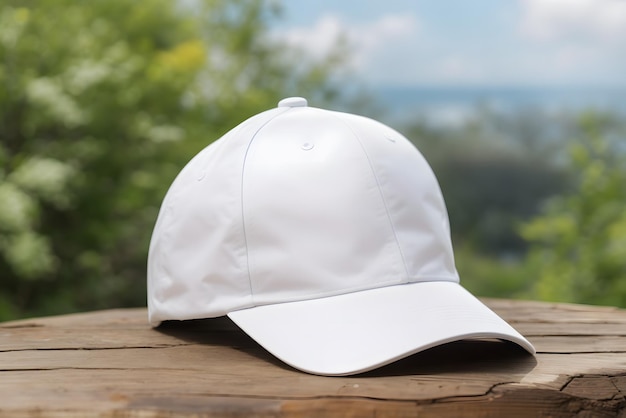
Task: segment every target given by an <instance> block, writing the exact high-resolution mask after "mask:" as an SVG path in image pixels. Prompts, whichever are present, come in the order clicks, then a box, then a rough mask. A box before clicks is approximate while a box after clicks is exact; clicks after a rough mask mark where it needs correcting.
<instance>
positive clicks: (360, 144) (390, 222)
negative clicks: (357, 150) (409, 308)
mask: <svg viewBox="0 0 626 418" xmlns="http://www.w3.org/2000/svg"><path fill="white" fill-rule="evenodd" d="M331 114H332V115H333V117H335V118H337V119H338V120H340V121H341V122H342V123H343V124H344V125H346V126H347V127H348V129H349V130H350V132H352V135H353V136H354V138H355V139H356V141H357V142H358V143H359V146H360V147H361V149H362V150H363V153H364V154H365V158H367V164H368V165H369V167H370V170H372V174H373V175H374V180H375V181H376V188H377V189H378V193H379V194H380V198H381V200H382V202H383V207H384V208H385V213H386V214H387V220H388V221H389V225H390V226H391V231H392V232H393V237H394V239H395V241H396V245H397V246H398V252H399V253H400V258H401V259H402V265H403V267H404V272H405V274H406V282H407V283H408V282H410V275H409V269H408V267H407V263H406V258H405V256H404V252H403V251H402V246H401V245H400V240H399V239H398V233H397V231H396V227H395V225H394V223H393V219H392V218H391V214H390V213H389V206H388V205H387V199H386V197H385V194H384V193H383V190H382V187H381V185H380V184H381V183H380V179H379V177H378V173H377V172H376V170H375V168H374V165H373V164H372V159H371V158H370V155H369V153H368V152H367V148H366V147H365V145H363V142H362V141H361V138H360V137H359V135H358V134H357V133H356V132H355V131H354V129H352V125H351V124H350V123H348V122H347V121H345V120H344V119H343V118H340V117H339V116H337V114H336V113H335V112H331Z"/></svg>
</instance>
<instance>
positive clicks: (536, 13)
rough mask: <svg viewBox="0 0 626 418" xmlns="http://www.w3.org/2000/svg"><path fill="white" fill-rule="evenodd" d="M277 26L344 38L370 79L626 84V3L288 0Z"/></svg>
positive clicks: (374, 82)
mask: <svg viewBox="0 0 626 418" xmlns="http://www.w3.org/2000/svg"><path fill="white" fill-rule="evenodd" d="M282 5H283V16H282V18H280V19H279V21H277V22H275V23H274V24H273V26H272V33H273V35H274V36H277V37H279V38H281V39H283V40H285V41H286V42H288V43H289V44H291V45H294V46H297V47H299V48H303V49H304V50H305V51H307V52H308V53H309V54H311V55H312V56H314V57H323V56H325V55H326V54H328V53H329V51H332V49H333V48H335V47H336V44H337V40H338V39H339V38H341V37H344V39H346V40H347V42H348V45H349V50H350V60H349V67H350V69H351V70H352V71H353V72H354V73H355V74H356V75H357V76H358V77H359V78H360V79H361V80H362V81H363V82H365V83H366V84H368V85H371V86H492V87H502V86H539V87H542V86H590V87H609V88H611V87H616V86H619V87H621V88H624V87H626V0H469V1H468V0H377V1H375V0H283V2H282Z"/></svg>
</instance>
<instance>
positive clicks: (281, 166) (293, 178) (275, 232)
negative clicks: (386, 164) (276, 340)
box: [243, 108, 407, 304]
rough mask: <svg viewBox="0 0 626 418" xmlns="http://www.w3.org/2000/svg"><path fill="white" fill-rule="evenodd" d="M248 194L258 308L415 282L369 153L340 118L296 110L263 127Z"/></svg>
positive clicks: (252, 155)
mask: <svg viewBox="0 0 626 418" xmlns="http://www.w3.org/2000/svg"><path fill="white" fill-rule="evenodd" d="M243 196H244V197H243V211H244V222H245V230H246V239H247V244H248V255H249V270H250V278H251V282H252V290H253V295H254V296H253V297H254V301H255V303H256V304H267V303H274V302H285V301H289V300H298V299H310V298H314V297H320V296H327V295H332V294H338V293H344V292H349V291H353V290H358V289H366V288H372V287H377V286H383V285H386V284H392V283H399V282H403V281H406V280H407V276H406V272H405V268H404V265H403V263H402V257H401V255H400V253H399V250H398V245H397V243H396V240H395V237H394V235H393V230H392V228H391V224H390V222H389V218H388V216H387V211H386V209H385V206H384V203H383V201H382V197H381V194H380V191H379V190H378V185H377V183H376V179H375V178H374V175H373V173H372V169H371V167H370V165H369V162H368V160H367V156H366V155H365V153H364V152H363V149H362V147H361V146H360V144H359V142H358V140H357V138H355V136H354V134H353V132H351V131H350V129H349V128H348V127H347V126H346V125H345V124H344V123H343V122H342V121H341V120H339V119H337V118H336V117H335V116H334V113H333V112H328V111H325V110H321V109H315V108H293V109H291V110H289V112H287V113H284V114H282V115H281V116H280V117H277V118H275V119H273V120H272V121H271V122H270V123H268V124H267V125H266V126H265V127H264V128H263V129H261V130H260V131H259V132H258V134H257V135H256V137H255V139H254V141H253V142H252V144H251V146H250V149H249V151H248V156H247V160H246V165H245V170H244V177H243Z"/></svg>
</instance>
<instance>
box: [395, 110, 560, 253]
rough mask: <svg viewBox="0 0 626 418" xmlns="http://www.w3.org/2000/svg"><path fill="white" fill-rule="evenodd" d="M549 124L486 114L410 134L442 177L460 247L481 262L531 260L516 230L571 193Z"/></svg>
mask: <svg viewBox="0 0 626 418" xmlns="http://www.w3.org/2000/svg"><path fill="white" fill-rule="evenodd" d="M529 115H532V116H533V118H532V119H530V117H529ZM549 124H550V121H549V120H548V118H547V117H546V116H543V117H540V116H538V115H535V113H534V112H520V113H516V114H515V115H513V116H506V115H500V114H497V113H493V112H488V111H486V110H484V111H483V112H482V113H480V114H479V115H478V116H477V117H476V118H474V119H470V120H468V121H467V122H466V123H464V124H461V125H459V126H453V127H443V128H433V127H429V126H428V125H427V124H414V125H413V126H411V127H409V128H408V129H407V131H408V137H410V138H413V139H414V141H415V142H416V145H417V146H418V148H419V149H420V150H421V151H422V152H423V153H424V155H425V156H426V158H427V160H428V161H429V163H430V164H431V166H432V167H433V170H434V171H435V173H436V175H437V178H438V180H439V183H440V185H441V189H442V192H443V195H444V197H445V200H446V206H447V208H448V212H449V216H450V224H451V229H452V233H453V238H454V241H455V245H457V246H463V247H465V248H470V247H471V248H473V250H474V251H475V252H476V253H477V254H481V256H479V258H480V257H485V256H488V257H494V258H496V259H497V258H510V257H521V256H522V255H523V254H524V252H525V251H526V243H525V242H524V240H522V238H521V237H520V236H519V234H518V231H517V230H516V224H517V223H518V222H520V221H521V220H526V219H528V218H530V217H531V216H534V215H536V214H537V212H538V209H539V207H540V205H541V203H542V202H543V201H544V200H545V199H546V198H549V197H551V196H554V195H556V194H559V193H562V192H564V191H565V190H567V189H568V187H570V185H569V183H570V179H569V176H568V175H567V173H566V172H565V170H563V168H562V167H560V166H559V164H557V163H556V162H555V158H554V155H555V152H554V151H553V150H552V149H551V147H552V144H551V139H550V138H547V137H546V133H547V132H546V131H547V129H545V128H544V129H542V126H549Z"/></svg>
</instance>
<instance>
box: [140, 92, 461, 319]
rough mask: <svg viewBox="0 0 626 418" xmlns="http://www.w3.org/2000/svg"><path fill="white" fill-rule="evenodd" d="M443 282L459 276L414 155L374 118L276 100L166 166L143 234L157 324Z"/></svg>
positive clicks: (441, 207) (434, 187) (433, 186)
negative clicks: (148, 233)
mask: <svg viewBox="0 0 626 418" xmlns="http://www.w3.org/2000/svg"><path fill="white" fill-rule="evenodd" d="M281 103H284V101H283V102H281ZM442 280H443V281H456V282H458V280H459V279H458V275H457V272H456V269H455V267H454V258H453V251H452V244H451V241H450V231H449V224H448V216H447V212H446V208H445V204H444V201H443V197H442V195H441V191H440V189H439V186H438V184H437V181H436V179H435V176H434V174H433V172H432V170H431V169H430V167H429V166H428V164H427V162H426V160H425V159H424V158H423V157H422V155H421V154H420V153H419V151H418V150H417V149H416V148H415V147H414V146H413V145H412V144H411V143H410V142H409V141H408V140H407V139H406V138H404V137H403V136H402V135H401V134H399V133H398V132H396V131H394V130H393V129H391V128H389V127H387V126H385V125H383V124H381V123H379V122H376V121H374V120H372V119H368V118H365V117H361V116H356V115H351V114H347V113H341V112H333V111H328V110H322V109H317V108H312V107H306V106H302V102H301V101H291V102H289V101H288V102H287V104H286V105H285V106H279V107H278V108H276V109H272V110H268V111H266V112H263V113H261V114H258V115H256V116H254V117H252V118H250V119H248V120H246V121H245V122H243V123H242V124H240V125H239V126H237V127H235V128H234V129H233V130H231V131H230V132H228V133H227V134H225V135H224V136H223V137H222V138H220V139H219V140H217V141H215V142H214V143H213V144H211V145H209V146H208V147H206V148H205V149H204V150H202V151H201V152H200V153H199V154H198V155H196V156H195V157H194V158H193V159H192V160H191V161H190V162H189V163H188V164H187V166H185V168H184V169H183V170H182V171H181V173H180V174H179V175H178V177H177V178H176V180H175V181H174V183H173V184H172V186H171V187H170V189H169V191H168V193H167V195H166V197H165V199H164V201H163V204H162V207H161V211H160V213H159V217H158V219H157V223H156V226H155V229H154V233H153V236H152V241H151V244H150V253H149V259H148V307H149V312H150V320H151V322H153V323H156V322H159V321H162V320H166V319H192V318H207V317H215V316H221V315H225V314H227V313H229V312H231V311H234V310H239V309H245V308H249V307H253V306H258V305H266V304H274V303H281V302H289V301H297V300H306V299H314V298H322V297H326V296H332V295H338V294H343V293H350V292H355V291H359V290H365V289H371V288H377V287H385V286H390V285H396V284H402V283H409V282H418V281H442Z"/></svg>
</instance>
